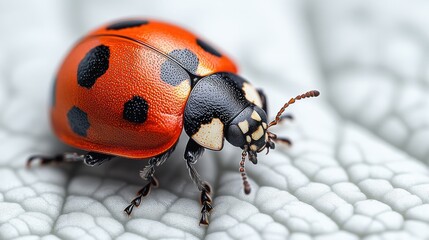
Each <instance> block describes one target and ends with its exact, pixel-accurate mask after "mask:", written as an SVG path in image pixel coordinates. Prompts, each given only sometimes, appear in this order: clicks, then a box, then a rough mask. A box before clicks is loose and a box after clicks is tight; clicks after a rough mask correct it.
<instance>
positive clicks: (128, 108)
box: [123, 96, 149, 123]
mask: <svg viewBox="0 0 429 240" xmlns="http://www.w3.org/2000/svg"><path fill="white" fill-rule="evenodd" d="M148 110H149V105H148V103H147V102H146V100H144V99H143V98H142V97H140V96H134V97H133V98H132V99H130V100H128V101H127V102H126V103H125V104H124V112H123V118H124V119H125V120H127V121H130V122H133V123H144V122H145V121H146V119H147V112H148Z"/></svg>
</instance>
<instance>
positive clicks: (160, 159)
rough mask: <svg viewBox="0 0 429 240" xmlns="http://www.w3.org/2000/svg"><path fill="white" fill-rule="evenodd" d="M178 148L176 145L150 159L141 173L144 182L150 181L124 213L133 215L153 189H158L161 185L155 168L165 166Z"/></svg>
mask: <svg viewBox="0 0 429 240" xmlns="http://www.w3.org/2000/svg"><path fill="white" fill-rule="evenodd" d="M175 148H176V145H174V146H173V147H171V148H170V149H169V150H168V151H167V152H164V153H162V154H160V155H158V156H155V157H153V158H151V159H149V164H148V165H147V166H146V167H145V168H144V169H143V170H141V171H140V177H141V178H143V179H144V180H146V181H148V183H146V185H145V186H144V187H142V188H141V189H140V190H139V191H138V192H137V196H136V197H135V198H134V199H133V200H131V202H130V205H128V206H127V207H126V208H125V209H124V212H125V213H126V214H127V215H128V216H129V215H131V213H132V211H133V209H134V207H139V206H140V203H141V201H142V198H144V197H146V196H147V195H149V193H150V191H151V189H152V187H154V188H156V187H158V185H159V183H158V180H157V179H156V178H155V176H154V175H155V167H158V166H160V165H161V164H163V163H164V162H165V161H166V160H167V158H168V157H169V156H170V155H171V153H173V151H174V149H175Z"/></svg>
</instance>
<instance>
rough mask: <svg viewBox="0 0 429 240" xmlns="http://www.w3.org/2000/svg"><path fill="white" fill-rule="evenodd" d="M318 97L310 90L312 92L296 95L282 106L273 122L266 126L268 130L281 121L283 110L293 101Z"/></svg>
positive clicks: (315, 91)
mask: <svg viewBox="0 0 429 240" xmlns="http://www.w3.org/2000/svg"><path fill="white" fill-rule="evenodd" d="M319 95H320V93H319V91H317V90H312V91H308V92H306V93H304V94H301V95H298V96H296V97H294V98H291V99H290V100H289V102H287V103H285V104H284V105H283V107H282V108H281V109H280V110H279V112H278V113H277V115H276V118H275V119H274V120H273V121H271V122H270V124H268V128H270V127H272V126H275V125H277V123H279V122H280V121H281V120H282V114H283V112H284V111H285V109H286V108H287V107H289V105H291V104H293V103H295V101H297V100H301V99H304V98H310V97H317V96H319Z"/></svg>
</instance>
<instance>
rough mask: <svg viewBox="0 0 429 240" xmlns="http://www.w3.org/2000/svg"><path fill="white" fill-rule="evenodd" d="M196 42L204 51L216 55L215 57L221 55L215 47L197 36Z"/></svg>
mask: <svg viewBox="0 0 429 240" xmlns="http://www.w3.org/2000/svg"><path fill="white" fill-rule="evenodd" d="M197 44H198V46H200V47H201V48H202V49H204V51H206V52H208V53H210V54H212V55H214V56H216V57H222V54H220V52H218V51H217V50H216V49H214V48H213V47H212V46H210V45H209V44H207V43H206V42H204V41H203V40H201V39H199V38H197Z"/></svg>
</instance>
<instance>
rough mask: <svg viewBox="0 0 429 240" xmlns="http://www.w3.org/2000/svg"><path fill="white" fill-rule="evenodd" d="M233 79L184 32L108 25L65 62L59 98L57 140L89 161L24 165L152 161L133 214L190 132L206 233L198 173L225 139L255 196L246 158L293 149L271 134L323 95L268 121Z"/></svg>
mask: <svg viewBox="0 0 429 240" xmlns="http://www.w3.org/2000/svg"><path fill="white" fill-rule="evenodd" d="M236 73H237V68H236V66H235V64H234V63H233V62H232V61H231V60H230V59H229V58H228V57H227V56H226V55H225V54H224V53H222V52H220V51H218V50H217V49H216V48H214V47H212V46H210V45H209V44H208V43H207V42H205V41H204V40H203V39H201V38H199V37H197V36H195V35H194V34H192V33H190V32H188V31H186V30H184V29H182V28H179V27H177V26H174V25H171V24H167V23H163V22H159V21H154V20H146V19H130V20H124V21H119V22H115V23H111V24H108V25H105V26H102V27H100V28H98V29H96V30H95V31H93V32H91V33H89V34H88V35H87V36H85V37H84V38H83V39H82V40H80V41H79V42H78V43H77V44H76V46H75V47H74V48H73V49H72V50H71V51H70V53H69V54H68V56H67V57H66V58H65V60H64V62H63V64H62V66H61V67H60V69H59V71H58V74H57V75H56V80H55V85H54V91H53V97H52V106H51V123H52V127H53V130H54V132H55V134H56V135H57V136H58V138H59V139H61V140H62V141H63V142H65V143H67V144H69V145H71V146H74V147H77V148H80V149H83V150H87V151H88V152H87V153H86V154H84V155H79V154H77V153H64V154H60V155H56V156H33V157H31V158H30V159H29V160H28V162H27V164H28V166H30V164H31V162H32V161H33V160H39V161H41V163H42V164H48V163H52V162H76V161H81V162H83V163H85V164H86V165H89V166H95V165H100V164H102V163H103V162H105V161H107V160H110V159H111V158H113V157H116V156H119V157H126V158H134V159H149V160H148V165H147V166H146V167H145V168H144V169H143V170H142V171H140V176H141V177H142V178H143V179H144V180H146V181H147V184H146V185H145V186H143V188H142V189H141V190H140V191H139V192H138V193H137V197H136V198H134V199H133V200H132V201H131V203H130V205H129V206H128V207H126V208H125V209H124V211H125V212H126V214H128V215H130V214H131V212H132V211H133V208H134V207H138V206H139V205H140V203H141V201H142V198H143V197H145V196H147V195H148V194H149V192H150V190H151V188H152V187H154V186H157V185H158V182H157V180H156V178H155V176H154V174H155V168H156V167H158V166H159V165H161V164H162V163H163V162H164V161H165V160H166V159H167V158H168V157H169V155H170V154H171V153H172V152H173V151H174V148H175V146H176V144H177V142H178V140H179V136H180V134H181V132H182V129H183V128H184V129H185V132H186V134H187V135H188V136H189V141H188V143H187V145H186V150H185V154H184V158H185V160H186V164H187V167H188V170H189V175H190V177H191V179H192V181H193V182H194V183H195V184H196V186H197V187H198V189H199V191H200V192H201V196H200V200H201V204H202V210H201V220H200V224H202V225H208V223H209V219H208V217H209V214H210V212H211V211H212V205H211V203H212V200H211V196H210V194H211V189H210V185H209V184H208V183H207V182H205V181H203V180H202V179H201V178H200V175H199V174H198V173H197V171H196V169H195V167H194V164H195V163H196V162H197V160H198V159H199V158H200V157H201V155H202V154H203V152H204V150H205V149H210V150H214V151H219V150H221V149H222V148H223V145H224V140H225V139H226V140H227V141H228V142H229V143H230V144H232V145H234V146H236V147H239V148H241V149H242V156H241V161H240V167H239V171H240V173H241V176H242V180H243V186H244V192H245V193H246V194H249V193H250V190H251V189H250V184H249V182H248V181H247V177H246V172H245V167H244V163H245V160H246V157H247V158H248V159H249V160H250V161H251V162H252V163H254V164H256V163H257V153H259V152H261V151H263V150H264V149H266V150H267V152H268V150H269V149H274V146H275V145H274V143H275V142H281V143H286V144H290V141H289V140H288V139H286V138H280V137H277V136H276V135H275V134H273V133H272V132H270V131H269V130H268V129H269V128H270V127H272V126H274V125H276V124H277V123H279V122H280V121H281V120H282V119H285V118H287V117H288V116H287V115H282V114H283V112H284V110H285V109H286V108H287V107H288V106H289V105H290V104H292V103H294V102H295V101H296V100H299V99H303V98H307V97H315V96H318V95H319V92H318V91H309V92H307V93H305V94H302V95H299V96H297V97H295V98H292V99H291V100H289V102H287V103H286V104H285V105H284V106H283V107H282V108H281V109H280V111H279V112H278V113H277V116H276V117H275V119H274V120H273V121H271V122H267V104H266V97H265V95H264V94H263V92H262V91H261V90H259V89H256V88H254V87H253V86H252V85H251V84H250V83H249V82H248V81H246V80H245V79H243V78H242V77H240V76H238V75H237V74H236Z"/></svg>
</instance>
